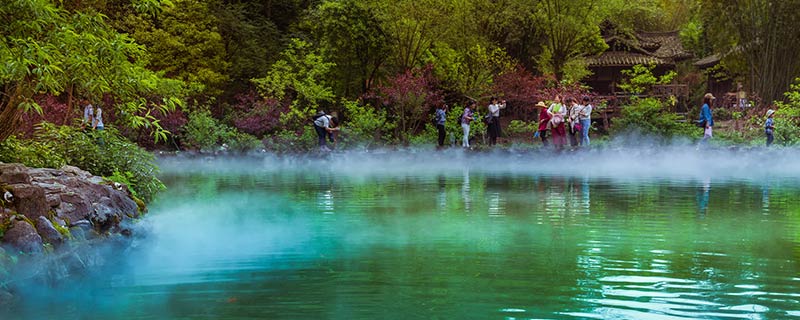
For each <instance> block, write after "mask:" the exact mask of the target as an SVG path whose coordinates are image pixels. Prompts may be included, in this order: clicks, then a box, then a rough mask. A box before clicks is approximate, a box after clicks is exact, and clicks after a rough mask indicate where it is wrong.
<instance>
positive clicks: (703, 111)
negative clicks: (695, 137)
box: [697, 93, 716, 149]
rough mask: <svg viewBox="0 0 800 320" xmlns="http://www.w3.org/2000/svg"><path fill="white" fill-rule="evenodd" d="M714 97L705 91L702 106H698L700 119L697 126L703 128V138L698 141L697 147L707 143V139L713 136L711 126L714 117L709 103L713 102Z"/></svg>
mask: <svg viewBox="0 0 800 320" xmlns="http://www.w3.org/2000/svg"><path fill="white" fill-rule="evenodd" d="M714 99H716V98H715V97H714V95H713V94H711V93H706V94H705V95H704V96H703V107H702V108H700V120H698V126H699V127H701V128H703V139H701V140H700V143H698V145H697V148H698V149H700V147H701V146H705V145H707V144H708V140H710V139H711V137H712V136H713V129H712V128H713V127H714V117H712V115H711V104H712V103H713V102H714Z"/></svg>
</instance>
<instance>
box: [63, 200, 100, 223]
mask: <svg viewBox="0 0 800 320" xmlns="http://www.w3.org/2000/svg"><path fill="white" fill-rule="evenodd" d="M91 209H92V203H91V202H90V201H89V199H87V198H86V197H85V196H84V195H82V194H78V193H64V194H62V195H61V205H59V206H58V208H56V215H57V216H58V217H59V218H61V219H66V220H67V221H70V222H75V221H79V220H85V219H88V217H89V214H90V213H91Z"/></svg>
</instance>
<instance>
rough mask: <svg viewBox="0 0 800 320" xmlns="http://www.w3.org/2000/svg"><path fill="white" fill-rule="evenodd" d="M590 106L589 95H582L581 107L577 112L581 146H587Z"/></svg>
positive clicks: (590, 115)
mask: <svg viewBox="0 0 800 320" xmlns="http://www.w3.org/2000/svg"><path fill="white" fill-rule="evenodd" d="M592 109H594V106H592V103H591V99H590V98H589V96H583V109H581V111H580V113H579V114H578V119H579V120H580V124H581V146H583V147H588V146H589V127H591V126H592Z"/></svg>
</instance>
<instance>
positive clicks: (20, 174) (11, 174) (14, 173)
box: [0, 163, 31, 184]
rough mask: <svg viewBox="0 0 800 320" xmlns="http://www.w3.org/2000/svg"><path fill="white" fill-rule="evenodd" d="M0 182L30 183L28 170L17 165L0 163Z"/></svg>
mask: <svg viewBox="0 0 800 320" xmlns="http://www.w3.org/2000/svg"><path fill="white" fill-rule="evenodd" d="M0 182H2V183H3V184H18V183H25V184H29V183H31V177H30V175H29V174H28V168H27V167H25V166H23V165H21V164H17V163H0Z"/></svg>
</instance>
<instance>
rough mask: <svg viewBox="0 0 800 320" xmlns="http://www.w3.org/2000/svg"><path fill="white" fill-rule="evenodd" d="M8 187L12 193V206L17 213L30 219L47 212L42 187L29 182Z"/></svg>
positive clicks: (48, 207)
mask: <svg viewBox="0 0 800 320" xmlns="http://www.w3.org/2000/svg"><path fill="white" fill-rule="evenodd" d="M9 187H10V188H11V193H13V194H14V207H15V208H16V209H17V212H18V213H21V214H24V215H25V216H26V217H28V218H29V219H32V220H33V219H36V218H38V217H40V216H43V215H45V214H47V210H48V209H50V206H48V205H47V199H46V198H45V197H44V189H42V187H39V186H35V185H30V184H13V185H10V186H9Z"/></svg>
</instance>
